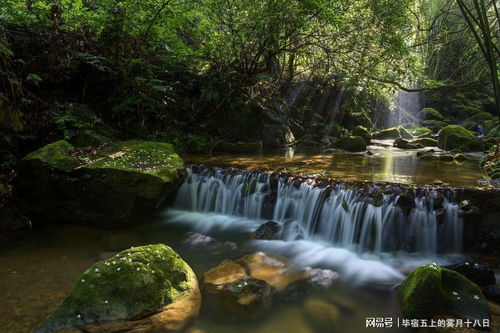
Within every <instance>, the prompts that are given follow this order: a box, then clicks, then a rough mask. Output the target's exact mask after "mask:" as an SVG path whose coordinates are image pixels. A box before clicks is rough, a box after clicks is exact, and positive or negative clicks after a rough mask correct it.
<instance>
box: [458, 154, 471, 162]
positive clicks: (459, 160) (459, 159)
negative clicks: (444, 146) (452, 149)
mask: <svg viewBox="0 0 500 333" xmlns="http://www.w3.org/2000/svg"><path fill="white" fill-rule="evenodd" d="M468 159H469V158H468V157H467V156H466V155H464V154H455V161H458V162H463V161H467V160H468Z"/></svg>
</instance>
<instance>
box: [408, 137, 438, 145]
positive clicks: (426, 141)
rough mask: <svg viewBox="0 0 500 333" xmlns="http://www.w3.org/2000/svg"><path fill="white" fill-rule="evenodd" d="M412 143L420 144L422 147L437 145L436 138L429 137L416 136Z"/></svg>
mask: <svg viewBox="0 0 500 333" xmlns="http://www.w3.org/2000/svg"><path fill="white" fill-rule="evenodd" d="M413 143H415V144H419V145H422V146H423V147H437V140H436V139H431V138H418V139H416V140H414V141H413Z"/></svg>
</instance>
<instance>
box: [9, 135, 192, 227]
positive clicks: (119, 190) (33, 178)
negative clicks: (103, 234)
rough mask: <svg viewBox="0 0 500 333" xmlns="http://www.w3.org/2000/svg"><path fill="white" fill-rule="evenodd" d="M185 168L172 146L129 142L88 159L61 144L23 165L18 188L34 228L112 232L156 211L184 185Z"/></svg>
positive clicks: (113, 146) (63, 142) (116, 145)
mask: <svg viewBox="0 0 500 333" xmlns="http://www.w3.org/2000/svg"><path fill="white" fill-rule="evenodd" d="M183 168H184V165H183V162H182V160H181V158H180V157H179V156H178V155H177V154H176V153H175V150H174V148H173V146H172V145H170V144H168V143H160V142H144V141H126V142H120V143H115V144H112V145H108V146H104V147H102V148H101V149H100V150H98V151H97V153H96V155H93V156H85V155H82V153H81V152H80V151H78V150H76V149H75V148H74V147H73V146H72V145H70V144H69V143H68V142H66V141H58V142H55V143H52V144H49V145H47V146H45V147H43V148H41V149H39V150H37V151H35V152H33V153H31V154H29V155H27V156H26V157H25V158H24V159H23V160H22V161H21V167H20V170H19V176H18V177H17V179H16V183H15V189H16V191H17V193H18V196H19V198H20V200H21V203H22V204H23V206H24V207H25V208H26V210H27V211H28V212H29V213H30V215H31V216H32V217H33V222H34V223H36V222H38V221H53V222H71V223H77V224H88V225H94V226H100V227H106V228H112V227H119V226H123V225H126V224H129V223H131V222H132V221H133V220H134V219H135V218H136V217H138V216H141V215H144V214H151V213H152V212H154V211H155V210H156V209H157V208H158V207H159V205H160V204H161V203H162V202H163V200H164V199H165V197H166V196H167V195H168V194H169V193H171V192H172V191H173V190H175V189H176V187H177V185H178V184H179V183H180V182H181V181H182V174H183Z"/></svg>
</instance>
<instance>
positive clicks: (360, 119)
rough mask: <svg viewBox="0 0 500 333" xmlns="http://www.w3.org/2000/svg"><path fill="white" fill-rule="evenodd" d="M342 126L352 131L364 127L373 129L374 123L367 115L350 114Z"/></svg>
mask: <svg viewBox="0 0 500 333" xmlns="http://www.w3.org/2000/svg"><path fill="white" fill-rule="evenodd" d="M342 125H343V126H344V127H345V128H347V129H348V130H350V131H352V130H353V129H355V128H356V127H357V126H362V127H364V128H372V127H373V123H372V121H371V119H370V117H368V116H367V115H366V114H364V113H360V112H354V113H348V114H346V116H345V117H344V120H343V122H342Z"/></svg>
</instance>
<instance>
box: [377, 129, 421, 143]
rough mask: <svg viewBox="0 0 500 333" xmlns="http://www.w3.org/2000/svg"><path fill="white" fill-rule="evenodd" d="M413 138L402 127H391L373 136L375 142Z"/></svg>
mask: <svg viewBox="0 0 500 333" xmlns="http://www.w3.org/2000/svg"><path fill="white" fill-rule="evenodd" d="M412 137H413V136H412V135H411V134H410V133H409V132H408V131H407V130H406V128H404V127H392V128H387V129H384V130H381V131H379V132H376V133H374V134H373V139H376V140H396V139H411V138H412Z"/></svg>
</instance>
